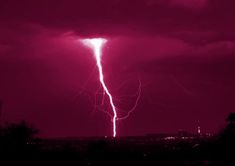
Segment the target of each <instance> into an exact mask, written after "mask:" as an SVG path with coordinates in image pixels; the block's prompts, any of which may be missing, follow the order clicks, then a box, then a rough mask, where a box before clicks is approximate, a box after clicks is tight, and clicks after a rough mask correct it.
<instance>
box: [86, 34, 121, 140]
mask: <svg viewBox="0 0 235 166" xmlns="http://www.w3.org/2000/svg"><path fill="white" fill-rule="evenodd" d="M82 42H83V43H84V44H85V45H87V46H88V47H90V48H91V49H92V50H93V52H94V56H95V58H96V65H97V67H98V70H99V80H100V83H101V85H102V87H103V89H104V92H105V93H106V94H107V95H108V97H109V102H110V105H111V107H112V111H113V117H112V123H113V137H116V121H117V110H116V107H115V105H114V102H113V97H112V95H111V93H110V92H109V90H108V88H107V86H106V84H105V82H104V75H103V68H102V64H101V56H102V47H103V45H104V44H105V43H106V42H107V40H106V39H103V38H93V39H84V40H82Z"/></svg>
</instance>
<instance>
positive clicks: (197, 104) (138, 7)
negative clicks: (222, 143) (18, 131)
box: [0, 0, 235, 137]
mask: <svg viewBox="0 0 235 166" xmlns="http://www.w3.org/2000/svg"><path fill="white" fill-rule="evenodd" d="M234 5H235V3H234V2H233V1H232V0H225V1H219V0H167V1H165V0H159V1H154V0H135V1H134V0H133V1H121V0H112V1H108V0H96V1H94V0H87V1H78V0H70V1H65V0H59V1H58V0H57V1H54V0H51V1H46V0H40V1H39V0H35V1H30V0H22V1H20V2H19V1H16V0H15V1H14V0H8V1H1V2H0V77H1V81H0V98H1V100H2V101H3V103H4V106H3V117H2V118H3V119H4V120H10V121H17V120H21V119H26V120H28V121H30V122H32V123H33V124H35V125H36V126H38V127H39V128H40V129H41V131H42V132H41V135H42V136H46V137H57V136H90V135H111V133H110V131H111V123H110V119H109V117H108V116H107V115H105V114H103V113H102V112H101V111H97V110H96V111H94V107H93V105H94V94H95V93H94V92H95V91H96V90H97V88H98V87H99V83H98V77H97V74H98V73H97V70H96V67H95V61H94V57H93V56H92V52H91V51H90V50H89V49H88V48H86V47H84V46H83V45H82V43H81V41H80V39H81V38H84V37H94V36H102V37H106V38H107V39H108V43H107V44H106V47H104V55H103V65H104V72H105V80H106V81H107V84H108V86H109V87H110V90H111V91H112V93H113V94H114V96H115V98H116V103H117V104H118V105H119V106H120V107H122V108H123V111H122V113H123V114H124V113H125V110H127V109H129V108H130V107H131V105H132V104H133V102H134V99H133V98H131V97H127V98H124V100H123V101H121V102H120V101H119V100H118V99H120V98H121V96H123V95H124V96H125V95H127V94H128V95H130V94H132V95H133V94H135V92H136V90H137V88H138V79H140V80H141V82H142V96H141V100H140V103H139V106H138V107H137V109H136V111H135V112H134V113H133V114H131V116H130V118H129V119H127V120H125V121H120V122H118V126H119V127H118V130H119V132H120V135H139V134H147V133H154V132H174V131H177V130H178V129H180V128H183V129H186V130H190V131H195V129H196V125H197V124H198V121H200V124H201V126H202V129H203V131H216V130H218V128H219V127H220V126H221V125H222V124H223V120H224V117H225V116H226V114H227V113H228V112H231V111H233V110H234V109H235V108H234V104H233V99H234V98H235V96H234V94H235V93H234V92H235V88H234V83H235V79H234V75H235V67H234V66H235V57H234V53H235V40H234V37H235V34H234V28H235V23H234V21H233V19H234V16H235V13H234V10H233V6H234Z"/></svg>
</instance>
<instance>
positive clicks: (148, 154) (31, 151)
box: [0, 122, 235, 166]
mask: <svg viewBox="0 0 235 166" xmlns="http://www.w3.org/2000/svg"><path fill="white" fill-rule="evenodd" d="M234 126H235V125H234V122H231V123H229V124H228V126H227V127H226V128H225V129H224V131H222V132H221V133H219V134H217V135H215V136H200V135H197V136H162V137H159V136H146V137H124V138H116V139H113V138H79V139H78V138H76V139H75V138H74V139H71V138H70V139H47V140H46V139H38V138H35V137H33V135H34V134H35V133H37V131H36V130H34V129H33V128H30V127H27V126H26V124H25V123H21V124H17V125H16V124H11V125H8V126H7V127H5V128H3V129H1V137H0V138H1V139H0V143H1V144H0V153H1V154H0V156H1V157H0V159H1V160H0V161H1V163H4V164H1V165H10V164H13V163H16V164H17V165H22V164H23V165H45V164H53V165H57V164H63V165H170V166H206V165H212V166H213V165H221V166H227V165H231V166H234V165H235V127H234Z"/></svg>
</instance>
